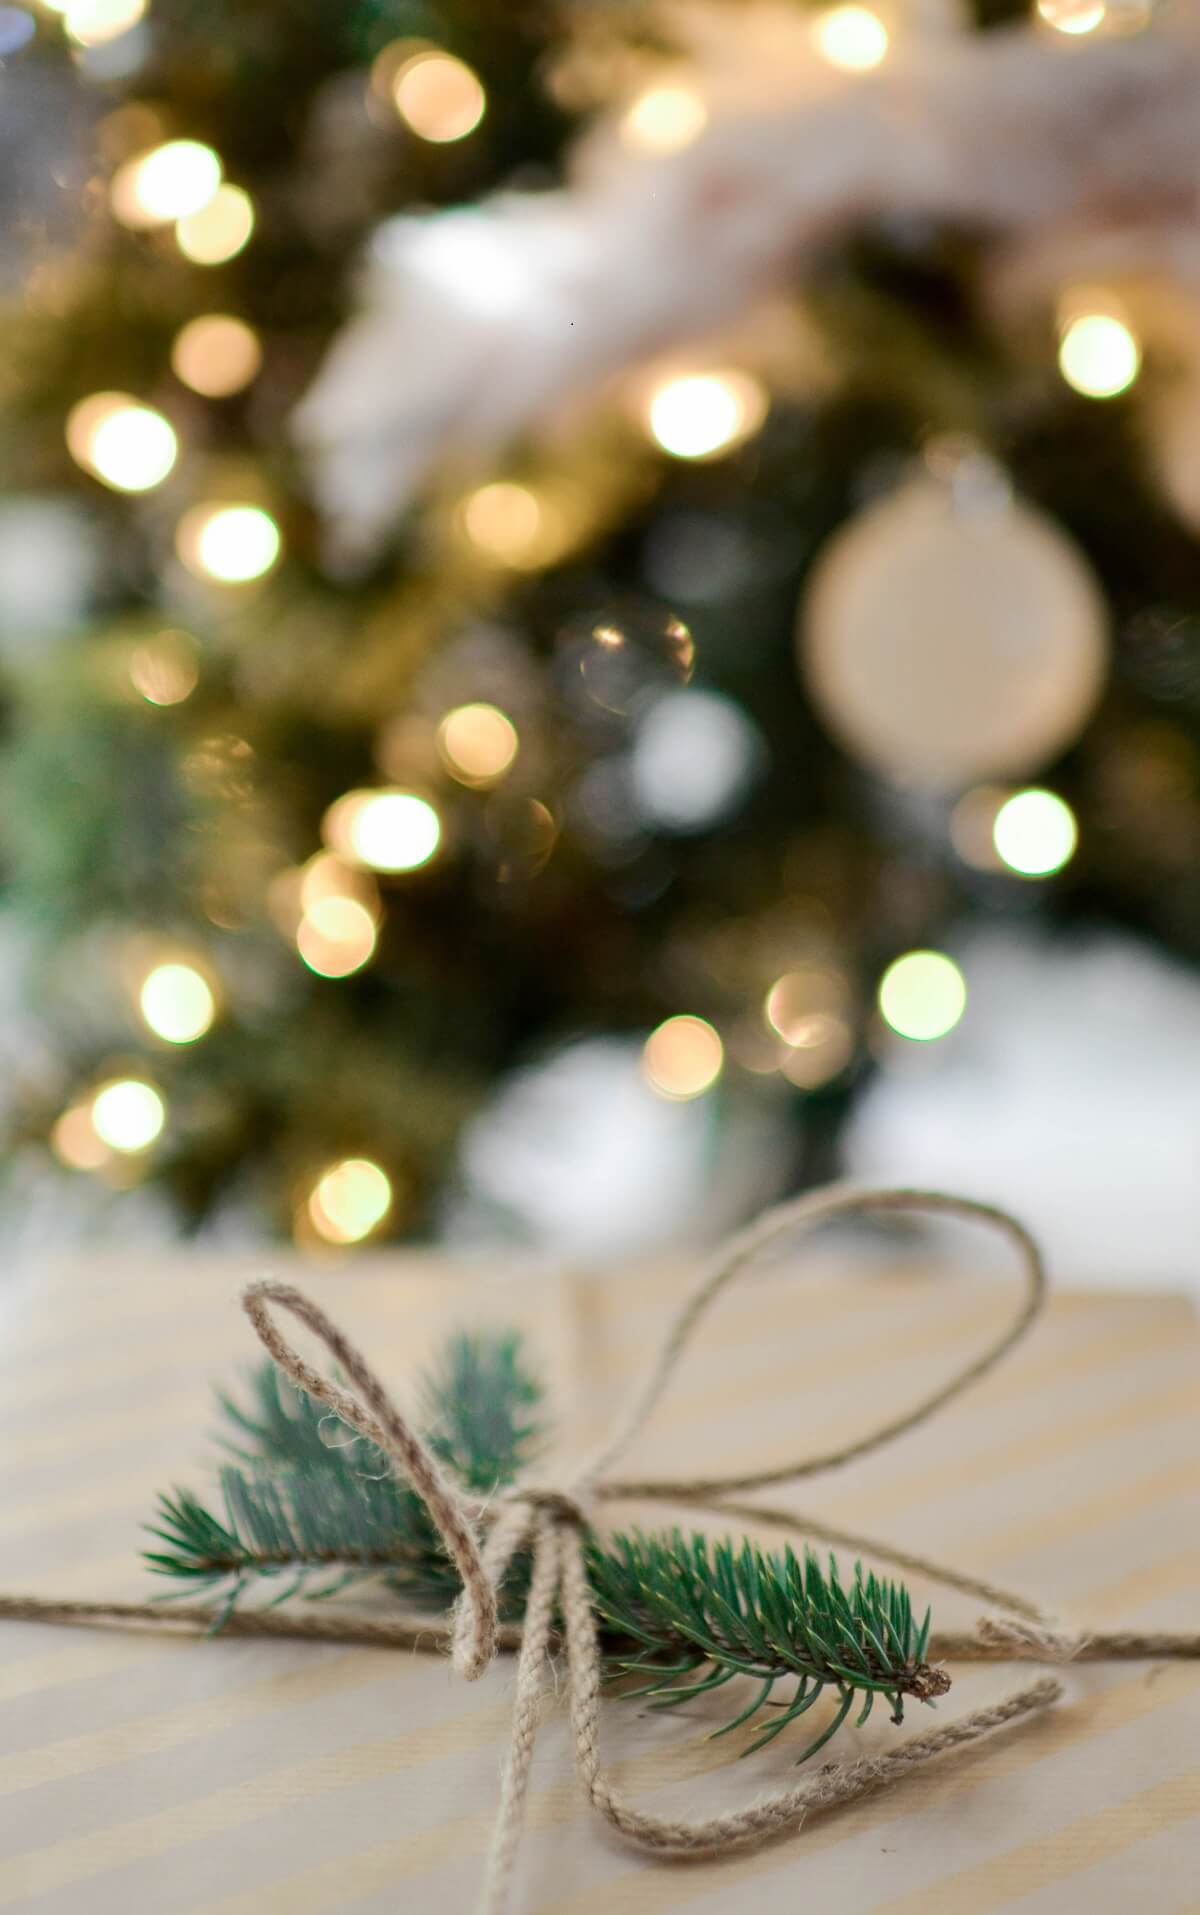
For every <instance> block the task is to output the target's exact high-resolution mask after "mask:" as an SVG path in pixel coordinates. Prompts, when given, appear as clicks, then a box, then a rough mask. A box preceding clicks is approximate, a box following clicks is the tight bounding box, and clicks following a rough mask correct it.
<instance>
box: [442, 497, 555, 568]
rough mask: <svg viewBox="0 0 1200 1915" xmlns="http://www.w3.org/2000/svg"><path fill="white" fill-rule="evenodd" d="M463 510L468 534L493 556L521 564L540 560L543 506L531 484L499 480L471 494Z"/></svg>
mask: <svg viewBox="0 0 1200 1915" xmlns="http://www.w3.org/2000/svg"><path fill="white" fill-rule="evenodd" d="M460 510H461V514H462V522H463V527H464V529H465V531H466V534H467V537H468V538H469V539H470V541H471V543H472V545H477V546H478V547H479V549H480V551H482V552H486V553H487V555H488V557H489V558H495V559H501V560H503V562H504V563H505V564H506V565H515V566H518V567H520V566H525V565H531V564H535V563H536V562H537V558H538V556H539V553H540V547H541V536H540V535H541V532H542V507H541V504H540V503H539V501H538V497H537V494H536V493H535V492H531V491H530V490H529V487H528V486H527V485H516V484H514V483H513V482H512V481H511V480H508V479H497V480H496V481H495V482H494V483H493V484H491V485H481V486H480V487H479V488H478V489H477V490H476V491H474V492H471V493H469V494H468V496H467V497H466V498H465V499H464V500H463V502H462V506H461V508H460Z"/></svg>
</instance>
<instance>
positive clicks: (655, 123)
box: [619, 85, 708, 153]
mask: <svg viewBox="0 0 1200 1915" xmlns="http://www.w3.org/2000/svg"><path fill="white" fill-rule="evenodd" d="M707 123H708V108H707V107H706V106H705V104H704V101H703V99H702V98H701V96H700V95H699V94H698V93H697V92H695V91H694V89H693V88H692V87H690V86H679V85H675V86H653V87H650V88H649V89H648V90H647V91H646V92H645V93H643V94H641V95H640V96H639V97H638V98H637V99H636V100H635V101H634V102H633V104H632V106H630V107H629V108H628V109H627V110H626V112H625V113H624V115H623V116H622V119H621V124H620V129H619V130H620V136H621V141H622V143H623V144H624V145H625V146H630V147H633V148H635V149H636V150H637V151H639V152H642V153H678V152H680V151H681V150H682V149H683V148H684V147H685V146H690V145H691V144H692V142H693V140H695V139H698V138H699V136H700V134H701V133H702V132H703V131H704V128H705V126H706V125H707Z"/></svg>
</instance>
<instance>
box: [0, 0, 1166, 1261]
mask: <svg viewBox="0 0 1200 1915" xmlns="http://www.w3.org/2000/svg"><path fill="white" fill-rule="evenodd" d="M1187 11H1188V10H1187V9H1186V8H1180V7H1178V6H1177V7H1175V8H1174V9H1172V8H1170V7H1169V6H1168V5H1166V4H1160V5H1158V6H1154V5H1153V4H1152V3H1151V0H1040V4H1039V5H1038V6H1037V7H1030V6H1027V5H1026V4H1024V0H908V4H901V0H888V4H886V5H885V4H884V0H879V4H878V6H876V5H875V4H874V0H872V5H871V6H870V7H867V6H860V5H832V6H825V7H820V8H818V7H815V6H811V5H808V4H805V0H787V3H786V4H785V3H783V0H778V3H776V4H739V3H738V0H714V3H713V4H710V5H696V6H689V5H683V6H678V7H675V6H650V5H644V4H637V5H631V4H624V0H605V4H602V5H596V4H587V5H583V4H576V5H573V4H570V0H564V3H563V4H556V5H549V4H547V5H542V4H538V3H534V4H529V5H523V6H521V7H519V8H514V7H512V6H509V5H506V4H502V0H441V4H435V3H434V0H203V4H201V0H62V3H60V0H36V3H35V0H29V4H28V5H17V4H5V5H3V6H0V152H2V157H3V167H2V169H0V180H2V182H3V184H2V185H0V222H2V228H3V235H4V245H3V254H2V257H0V275H2V277H0V443H2V445H3V451H4V460H3V476H2V480H0V483H2V486H3V492H2V494H0V706H2V710H3V742H2V746H0V860H2V867H0V869H2V879H3V885H2V891H0V992H2V993H3V1000H4V1016H3V1023H2V1026H0V1028H2V1031H3V1038H2V1042H3V1052H4V1055H3V1070H2V1072H0V1126H2V1129H3V1134H4V1141H5V1150H4V1171H3V1182H2V1185H0V1231H2V1232H3V1235H4V1239H5V1241H6V1245H7V1249H8V1252H9V1253H10V1255H11V1254H18V1255H25V1254H28V1253H31V1252H37V1251H40V1250H41V1249H43V1248H44V1247H45V1246H46V1245H48V1244H54V1245H63V1244H70V1243H84V1244H88V1245H91V1244H94V1243H96V1242H98V1241H100V1240H102V1239H108V1240H110V1241H114V1242H118V1243H121V1244H130V1245H136V1244H143V1245H148V1244H156V1243H163V1242H167V1241H171V1240H174V1239H178V1238H182V1237H189V1236H195V1235H197V1234H202V1235H203V1236H204V1237H206V1238H207V1239H208V1240H209V1241H213V1242H225V1243H229V1244H231V1245H232V1244H254V1243H257V1242H264V1241H269V1240H271V1239H284V1240H287V1239H291V1240H293V1241H294V1242H295V1243H296V1244H298V1245H300V1246H301V1247H302V1248H303V1249H305V1250H306V1251H308V1252H311V1253H312V1254H323V1255H338V1256H341V1255H346V1254H350V1253H351V1252H357V1250H358V1249H359V1247H361V1246H367V1247H369V1246H371V1245H378V1244H380V1243H381V1242H383V1241H387V1240H399V1239H405V1238H426V1239H428V1238H431V1237H432V1238H435V1239H438V1240H441V1241H444V1242H448V1243H450V1244H453V1245H456V1246H468V1245H494V1244H505V1245H508V1246H510V1247H511V1246H519V1247H522V1248H527V1249H528V1250H530V1251H531V1252H534V1253H536V1254H539V1255H544V1254H549V1255H555V1256H558V1255H565V1256H570V1257H572V1258H582V1259H600V1258H610V1257H619V1256H626V1255H630V1254H634V1253H638V1252H642V1251H645V1250H647V1249H651V1248H660V1247H664V1246H668V1245H675V1244H680V1245H682V1244H697V1243H701V1242H705V1241H708V1240H710V1239H711V1238H712V1237H713V1236H714V1234H715V1233H718V1232H720V1231H722V1230H724V1229H725V1228H727V1227H729V1226H730V1225H732V1224H733V1223H735V1222H736V1221H738V1220H739V1219H740V1218H742V1217H744V1216H745V1215H747V1214H749V1213H750V1212H751V1211H752V1210H753V1209H754V1208H755V1207H757V1206H758V1205H760V1204H762V1203H764V1202H767V1201H769V1200H770V1199H772V1198H774V1197H777V1196H780V1195H783V1194H785V1193H787V1192H790V1191H793V1190H798V1189H802V1188H804V1187H805V1186H807V1185H810V1184H812V1183H815V1182H821V1181H824V1180H826V1179H828V1178H830V1177H832V1176H837V1175H843V1174H845V1175H851V1176H859V1177H868V1178H886V1179H888V1180H914V1181H919V1182H923V1183H932V1184H936V1185H941V1186H944V1187H946V1188H951V1189H958V1190H962V1191H965V1192H968V1193H971V1194H981V1195H984V1196H988V1197H993V1198H997V1199H999V1200H1000V1201H1002V1202H1004V1203H1006V1204H1009V1205H1011V1206H1012V1207H1013V1208H1014V1209H1015V1210H1017V1212H1018V1213H1019V1214H1020V1215H1021V1216H1022V1217H1023V1218H1024V1219H1025V1220H1026V1221H1027V1222H1029V1223H1030V1224H1031V1225H1032V1226H1033V1227H1034V1228H1035V1229H1037V1230H1038V1231H1040V1232H1041V1233H1042V1234H1043V1235H1044V1236H1045V1238H1046V1239H1047V1242H1048V1245H1049V1248H1050V1252H1051V1257H1052V1262H1053V1267H1054V1270H1055V1273H1056V1274H1057V1275H1058V1276H1059V1277H1060V1278H1063V1279H1066V1280H1073V1281H1078V1282H1084V1283H1121V1284H1132V1283H1139V1282H1147V1283H1151V1282H1164V1281H1165V1282H1170V1283H1172V1284H1180V1283H1184V1282H1189V1281H1195V1280H1196V1271H1197V1259H1196V1250H1195V1242H1196V1227H1195V1226H1196V1222H1197V1206H1196V1200H1195V1188H1196V1177H1197V1168H1198V1165H1200V971H1198V969H1197V964H1198V960H1200V326H1198V324H1197V319H1198V315H1200V247H1198V245H1197V241H1198V240H1200V232H1198V231H1197V208H1196V197H1195V188H1194V184H1193V185H1191V187H1190V188H1189V190H1188V191H1183V190H1182V188H1181V186H1180V182H1181V181H1192V182H1194V179H1195V178H1196V177H1198V176H1200V174H1198V172H1197V169H1198V168H1200V150H1198V147H1200V135H1198V134H1197V132H1196V130H1195V129H1196V127H1197V125H1198V124H1200V115H1198V114H1197V113H1196V111H1195V107H1196V103H1197V100H1198V98H1200V96H1198V95H1197V92H1196V90H1195V87H1194V85H1192V83H1193V82H1194V80H1195V72H1196V70H1195V67H1194V65H1193V66H1190V67H1189V64H1188V62H1189V60H1190V59H1191V57H1192V44H1191V33H1190V30H1189V27H1190V23H1189V22H1188V20H1187V18H1186V14H1187ZM1173 36H1178V37H1173ZM1189 87H1190V88H1191V91H1190V92H1188V91H1187V89H1188V88H1189ZM1181 89H1183V90H1182V91H1181ZM1064 116H1065V118H1066V122H1067V123H1066V125H1065V128H1064V124H1063V119H1064ZM1089 116H1090V117H1089ZM1064 132H1065V135H1066V137H1064Z"/></svg>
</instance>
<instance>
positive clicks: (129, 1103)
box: [92, 1077, 167, 1155]
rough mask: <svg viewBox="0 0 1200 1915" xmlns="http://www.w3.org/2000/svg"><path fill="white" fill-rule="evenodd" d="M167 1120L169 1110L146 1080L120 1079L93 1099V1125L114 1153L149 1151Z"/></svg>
mask: <svg viewBox="0 0 1200 1915" xmlns="http://www.w3.org/2000/svg"><path fill="white" fill-rule="evenodd" d="M166 1121H167V1107H166V1105H165V1103H164V1102H163V1099H162V1096H161V1094H160V1093H159V1092H158V1091H157V1090H155V1088H154V1086H153V1084H148V1083H147V1082H146V1080H145V1079H144V1078H142V1077H116V1078H114V1079H113V1081H112V1082H111V1083H110V1084H105V1085H104V1087H103V1089H101V1090H99V1091H97V1092H96V1095H95V1097H94V1098H93V1099H92V1125H93V1127H94V1129H95V1131H96V1135H97V1136H98V1137H99V1138H100V1140H101V1142H102V1143H105V1144H107V1145H108V1146H109V1148H110V1150H120V1151H123V1152H125V1153H126V1154H128V1155H136V1154H137V1153H138V1152H139V1151H143V1150H149V1148H150V1146H151V1144H152V1143H153V1142H154V1141H155V1139H156V1138H157V1137H158V1136H160V1135H161V1133H162V1128H163V1125H164V1124H165V1123H166Z"/></svg>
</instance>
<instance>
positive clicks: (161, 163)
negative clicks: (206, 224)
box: [109, 140, 221, 229]
mask: <svg viewBox="0 0 1200 1915" xmlns="http://www.w3.org/2000/svg"><path fill="white" fill-rule="evenodd" d="M220 185H221V162H220V160H219V159H218V157H217V155H216V154H215V153H214V152H213V149H212V147H211V146H205V145H204V144H203V143H202V142H201V141H200V140H165V141H164V142H163V144H162V145H161V146H155V147H151V149H150V151H149V152H148V153H139V154H137V155H136V156H135V157H134V158H133V159H131V160H126V161H125V163H124V165H123V166H119V167H118V168H117V171H116V172H115V173H114V174H113V180H112V186H111V189H110V192H109V203H110V205H111V207H112V211H113V217H114V219H117V220H119V221H120V223H121V225H122V226H130V227H133V228H134V229H137V228H140V227H148V226H165V225H167V224H169V222H170V221H171V220H180V219H188V218H195V217H196V216H197V215H198V214H199V213H200V212H201V210H202V209H203V208H205V207H207V206H210V205H211V204H212V202H213V200H214V199H215V198H216V196H217V193H218V191H219V189H220Z"/></svg>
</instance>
